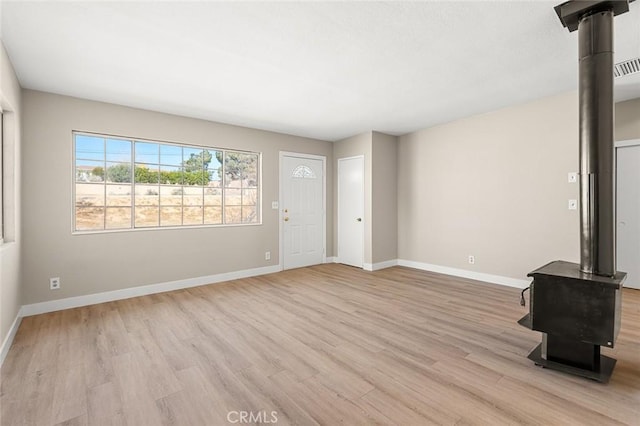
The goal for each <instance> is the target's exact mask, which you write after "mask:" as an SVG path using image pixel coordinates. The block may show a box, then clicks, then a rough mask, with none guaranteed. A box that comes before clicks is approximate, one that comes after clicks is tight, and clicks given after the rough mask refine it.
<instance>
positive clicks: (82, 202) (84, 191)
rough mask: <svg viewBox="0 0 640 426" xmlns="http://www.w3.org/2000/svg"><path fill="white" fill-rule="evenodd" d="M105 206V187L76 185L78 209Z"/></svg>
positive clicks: (99, 185)
mask: <svg viewBox="0 0 640 426" xmlns="http://www.w3.org/2000/svg"><path fill="white" fill-rule="evenodd" d="M102 206H104V185H101V184H82V183H77V184H76V207H102Z"/></svg>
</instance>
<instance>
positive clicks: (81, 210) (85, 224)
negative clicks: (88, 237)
mask: <svg viewBox="0 0 640 426" xmlns="http://www.w3.org/2000/svg"><path fill="white" fill-rule="evenodd" d="M103 229H104V207H76V231H101V230H103Z"/></svg>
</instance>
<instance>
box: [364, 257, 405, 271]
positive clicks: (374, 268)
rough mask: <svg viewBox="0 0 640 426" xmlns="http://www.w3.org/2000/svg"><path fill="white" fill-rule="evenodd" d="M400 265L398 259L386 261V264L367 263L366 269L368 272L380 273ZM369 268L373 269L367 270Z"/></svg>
mask: <svg viewBox="0 0 640 426" xmlns="http://www.w3.org/2000/svg"><path fill="white" fill-rule="evenodd" d="M397 264H398V259H391V260H385V261H384V262H377V263H373V264H371V263H365V267H364V269H365V270H367V271H379V270H380V269H386V268H391V267H392V266H396V265H397ZM367 267H371V269H367Z"/></svg>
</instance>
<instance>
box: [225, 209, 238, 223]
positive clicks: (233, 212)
mask: <svg viewBox="0 0 640 426" xmlns="http://www.w3.org/2000/svg"><path fill="white" fill-rule="evenodd" d="M224 223H242V207H240V206H225V208H224Z"/></svg>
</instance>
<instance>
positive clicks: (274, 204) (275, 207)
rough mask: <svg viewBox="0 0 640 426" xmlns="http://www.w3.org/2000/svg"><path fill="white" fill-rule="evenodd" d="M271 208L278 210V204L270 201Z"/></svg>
mask: <svg viewBox="0 0 640 426" xmlns="http://www.w3.org/2000/svg"><path fill="white" fill-rule="evenodd" d="M271 208H272V209H273V210H278V202H277V201H272V202H271Z"/></svg>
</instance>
